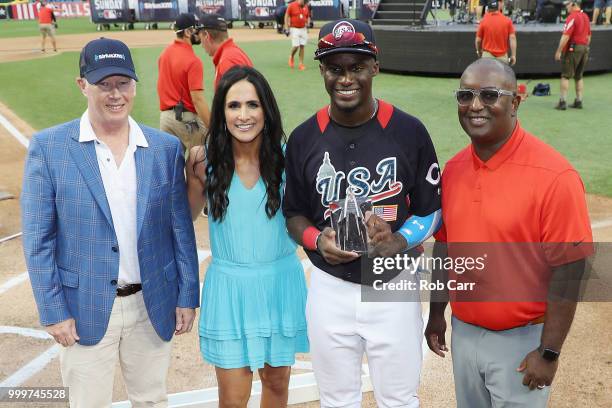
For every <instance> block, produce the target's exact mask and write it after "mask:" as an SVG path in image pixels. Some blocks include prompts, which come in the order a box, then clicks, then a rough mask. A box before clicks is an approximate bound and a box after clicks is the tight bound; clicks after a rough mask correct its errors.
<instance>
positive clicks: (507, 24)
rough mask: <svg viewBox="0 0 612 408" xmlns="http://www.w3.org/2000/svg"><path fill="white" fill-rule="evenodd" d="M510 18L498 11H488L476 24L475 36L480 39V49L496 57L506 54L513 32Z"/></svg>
mask: <svg viewBox="0 0 612 408" xmlns="http://www.w3.org/2000/svg"><path fill="white" fill-rule="evenodd" d="M514 32H515V31H514V25H513V24H512V20H510V19H509V18H508V17H506V16H504V15H503V14H502V13H500V12H499V11H493V12H488V13H487V14H485V16H484V18H483V19H482V21H481V22H480V25H479V26H478V31H477V32H476V37H478V38H480V39H481V40H482V49H483V50H484V51H488V52H490V53H491V54H493V55H495V56H496V57H501V56H502V55H507V54H508V41H509V38H510V34H514Z"/></svg>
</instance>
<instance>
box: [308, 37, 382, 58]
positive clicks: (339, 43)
mask: <svg viewBox="0 0 612 408" xmlns="http://www.w3.org/2000/svg"><path fill="white" fill-rule="evenodd" d="M363 46H365V47H367V48H369V49H371V50H372V51H374V53H376V54H378V48H376V45H374V44H373V43H371V42H370V41H368V40H366V39H365V35H363V33H352V35H346V34H345V35H342V36H341V37H340V38H337V37H336V36H334V34H333V33H329V34H327V35H326V36H325V37H323V38H321V39H320V40H319V43H318V45H317V47H318V49H317V50H316V51H315V55H318V54H320V53H321V52H323V51H324V50H327V49H330V48H338V47H363Z"/></svg>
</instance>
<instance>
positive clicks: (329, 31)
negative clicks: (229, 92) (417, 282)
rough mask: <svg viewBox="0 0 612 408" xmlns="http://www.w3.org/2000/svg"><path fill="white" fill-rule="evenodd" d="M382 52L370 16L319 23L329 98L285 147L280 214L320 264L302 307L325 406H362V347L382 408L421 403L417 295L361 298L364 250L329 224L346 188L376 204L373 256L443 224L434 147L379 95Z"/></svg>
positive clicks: (406, 246) (370, 228)
mask: <svg viewBox="0 0 612 408" xmlns="http://www.w3.org/2000/svg"><path fill="white" fill-rule="evenodd" d="M377 54H378V50H377V48H376V45H375V41H374V35H373V33H372V29H371V28H370V26H368V25H367V24H365V23H363V22H360V21H355V20H340V21H335V22H332V23H329V24H326V25H324V26H323V27H322V28H321V31H320V33H319V43H318V49H317V50H316V52H315V59H318V60H319V61H320V71H321V76H322V77H323V81H324V83H325V88H326V90H327V92H328V94H329V95H330V104H329V106H326V107H324V108H322V109H321V110H319V111H318V112H317V113H316V114H315V115H313V116H312V117H311V118H309V119H308V120H306V121H305V122H304V123H302V124H301V125H300V126H298V127H297V128H296V129H295V131H294V132H293V133H292V135H291V137H290V139H289V143H288V146H287V156H286V188H285V195H284V200H283V211H284V214H285V217H286V218H287V229H288V230H289V233H290V234H291V236H292V237H293V239H295V240H296V242H298V243H300V244H301V245H302V246H303V247H304V249H305V250H306V253H307V254H308V257H309V258H310V260H311V261H312V263H313V265H314V268H313V271H312V274H311V280H310V290H309V294H308V302H307V310H306V315H307V319H308V332H309V339H310V344H311V354H312V362H313V368H314V373H315V377H316V379H317V383H318V386H319V392H320V396H321V406H322V407H359V406H360V404H361V367H362V359H363V353H364V352H365V353H366V355H367V358H368V368H369V371H370V376H371V379H372V384H373V386H374V395H375V397H376V401H377V404H378V406H379V407H418V406H419V399H418V397H417V389H418V385H419V376H420V369H421V361H422V351H421V344H422V340H423V321H422V316H421V307H420V303H419V302H415V301H413V302H388V301H382V302H365V301H363V300H362V298H361V289H362V284H364V282H365V280H364V276H362V273H361V270H362V262H361V261H362V260H361V257H360V255H359V254H357V253H355V252H348V251H343V250H341V249H339V248H338V247H337V246H336V239H335V232H334V230H333V229H332V228H330V216H331V212H332V210H333V208H332V206H333V205H334V203H335V202H337V201H338V200H341V199H343V198H345V196H346V192H347V189H348V188H351V191H352V192H353V193H354V194H355V196H357V197H361V198H368V199H369V200H370V201H371V202H372V213H373V215H371V216H370V217H369V218H368V219H367V223H366V227H367V233H368V236H369V238H370V243H371V245H372V247H373V252H374V253H376V254H377V255H378V256H395V255H396V254H400V253H403V252H405V251H408V250H410V249H412V248H414V247H417V246H419V245H420V244H421V243H422V242H423V241H424V240H425V239H427V238H428V237H429V236H431V235H432V234H433V233H434V232H435V231H436V229H437V228H438V227H439V224H440V192H439V182H440V169H439V165H438V160H437V157H436V153H435V150H434V146H433V143H432V141H431V138H430V136H429V134H428V132H427V129H426V128H425V126H424V125H423V124H422V123H421V122H420V121H419V120H418V119H416V118H415V117H413V116H410V115H409V114H407V113H404V112H402V111H401V110H399V109H397V108H396V107H394V106H393V105H391V104H389V103H387V102H385V101H383V100H380V99H375V98H374V97H373V96H372V82H373V78H374V77H375V76H376V75H377V74H378V72H379V66H378V62H377ZM392 278H394V276H391V277H390V278H389V279H392Z"/></svg>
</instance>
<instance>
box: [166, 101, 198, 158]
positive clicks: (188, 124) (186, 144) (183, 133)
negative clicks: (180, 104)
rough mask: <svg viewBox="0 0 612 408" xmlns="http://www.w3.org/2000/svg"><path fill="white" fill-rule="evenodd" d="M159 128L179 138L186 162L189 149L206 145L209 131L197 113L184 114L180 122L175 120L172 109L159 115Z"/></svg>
mask: <svg viewBox="0 0 612 408" xmlns="http://www.w3.org/2000/svg"><path fill="white" fill-rule="evenodd" d="M194 122H195V123H197V125H196V124H195V123H194ZM159 128H160V129H161V130H162V131H164V132H166V133H170V134H171V135H174V136H176V137H178V138H179V140H180V141H181V144H182V145H183V151H184V152H185V160H187V157H188V155H189V149H191V148H192V147H193V146H198V145H202V144H203V143H204V137H205V136H206V131H207V130H208V129H207V128H206V126H204V123H203V122H202V121H201V120H200V118H198V116H197V115H196V114H195V113H192V112H183V120H182V121H178V120H176V119H175V117H174V111H173V110H172V109H170V110H166V111H162V112H161V113H160V114H159Z"/></svg>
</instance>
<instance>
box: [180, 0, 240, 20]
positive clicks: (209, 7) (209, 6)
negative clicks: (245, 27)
mask: <svg viewBox="0 0 612 408" xmlns="http://www.w3.org/2000/svg"><path fill="white" fill-rule="evenodd" d="M187 10H189V11H188V12H189V13H193V14H195V15H196V16H198V17H200V16H201V15H202V14H219V15H221V16H223V18H225V19H226V20H235V19H236V16H234V15H233V14H232V2H231V0H188V2H187Z"/></svg>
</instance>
